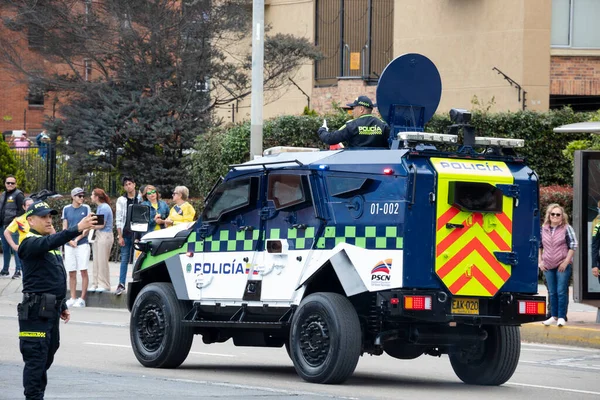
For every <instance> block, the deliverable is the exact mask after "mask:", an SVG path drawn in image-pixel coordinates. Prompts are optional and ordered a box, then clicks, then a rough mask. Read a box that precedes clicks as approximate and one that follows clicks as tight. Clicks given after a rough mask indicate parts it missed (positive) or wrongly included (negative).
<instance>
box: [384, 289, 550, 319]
mask: <svg viewBox="0 0 600 400" xmlns="http://www.w3.org/2000/svg"><path fill="white" fill-rule="evenodd" d="M406 296H431V310H409V309H405V307H404V299H405V297H406ZM392 299H398V300H392ZM453 299H457V300H459V299H460V300H464V299H475V300H478V303H479V307H478V313H477V314H462V313H453V312H452V302H453ZM520 300H521V301H523V300H533V301H541V302H544V304H545V302H546V298H545V297H543V296H535V295H527V294H519V293H498V294H497V295H496V296H494V297H475V296H467V297H462V296H456V297H452V295H449V294H448V293H446V292H444V291H441V290H406V289H398V290H389V291H384V292H377V304H378V305H379V306H381V307H382V311H383V312H384V315H385V316H384V319H386V320H388V321H399V322H400V321H404V322H405V321H413V322H434V323H435V322H457V323H466V324H474V325H481V324H486V325H521V324H524V323H528V322H535V321H543V320H545V319H546V315H545V313H544V314H520V313H519V301H520ZM394 303H397V304H394Z"/></svg>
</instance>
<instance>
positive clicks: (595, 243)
mask: <svg viewBox="0 0 600 400" xmlns="http://www.w3.org/2000/svg"><path fill="white" fill-rule="evenodd" d="M591 262H592V275H594V276H595V277H597V278H598V280H599V281H600V201H599V202H598V216H597V217H596V218H594V220H593V221H592V260H591Z"/></svg>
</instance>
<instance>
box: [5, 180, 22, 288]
mask: <svg viewBox="0 0 600 400" xmlns="http://www.w3.org/2000/svg"><path fill="white" fill-rule="evenodd" d="M4 186H5V187H6V191H5V192H4V193H2V194H1V195H0V222H1V223H2V232H4V230H5V229H6V228H7V227H8V225H10V223H11V222H12V221H13V219H15V217H20V216H21V215H23V214H24V213H25V210H24V209H23V204H24V203H25V195H24V194H23V192H21V191H20V190H19V189H17V178H15V177H14V175H8V176H7V177H6V178H4ZM0 236H2V237H1V239H0V240H1V241H2V253H3V256H4V267H3V268H2V271H0V276H1V277H4V276H8V275H10V273H9V272H8V267H9V265H10V255H11V254H14V255H15V275H13V277H19V276H21V260H20V259H19V255H18V254H17V253H16V252H14V250H13V249H12V248H11V246H10V244H9V243H8V241H7V240H6V238H5V237H4V235H0ZM12 239H13V242H18V241H19V234H18V233H16V232H15V233H14V234H13V236H12Z"/></svg>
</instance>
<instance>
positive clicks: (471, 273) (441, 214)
mask: <svg viewBox="0 0 600 400" xmlns="http://www.w3.org/2000/svg"><path fill="white" fill-rule="evenodd" d="M441 160H443V159H441ZM434 161H435V160H434ZM469 163H473V162H472V161H462V160H461V165H463V166H465V165H466V166H467V167H468V166H469ZM433 164H434V166H436V169H437V170H438V174H439V175H438V193H437V196H436V198H437V199H438V204H437V221H436V225H437V226H436V248H435V271H436V274H437V275H438V276H439V277H440V279H441V280H442V282H444V285H446V287H447V288H448V289H449V290H450V292H451V293H452V294H454V295H459V296H482V297H491V296H494V295H495V294H496V293H497V292H498V290H500V288H501V287H502V286H503V285H504V283H506V281H507V280H508V279H509V278H510V276H511V266H510V265H507V264H503V263H501V262H499V261H498V260H497V259H496V257H495V256H494V252H496V251H501V252H509V251H511V249H512V216H513V199H512V198H509V197H506V196H504V197H503V202H502V213H499V214H494V213H481V212H469V211H461V210H460V209H459V208H457V207H455V206H454V205H451V204H448V201H447V199H448V187H449V183H450V182H451V181H457V180H459V181H470V182H486V183H489V184H491V185H495V184H498V183H512V182H513V177H512V174H511V173H510V171H509V169H508V168H507V167H506V165H505V164H504V163H500V162H496V163H494V164H498V168H496V169H495V172H494V174H493V175H492V174H486V173H485V172H482V171H477V172H476V174H473V175H471V176H466V174H465V172H466V171H460V173H459V174H457V173H455V172H454V171H444V170H443V168H441V167H440V166H439V164H440V161H438V163H437V164H438V165H436V162H434V163H433ZM445 165H448V163H447V162H446V163H445ZM498 170H501V171H502V172H504V171H506V173H501V172H498ZM447 223H451V224H455V226H456V225H462V226H464V227H463V228H456V227H454V228H453V227H450V228H448V227H446V224H447Z"/></svg>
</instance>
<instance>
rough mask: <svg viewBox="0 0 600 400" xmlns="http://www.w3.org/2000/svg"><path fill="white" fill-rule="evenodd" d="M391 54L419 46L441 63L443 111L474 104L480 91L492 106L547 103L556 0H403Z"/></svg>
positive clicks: (538, 107)
mask: <svg viewBox="0 0 600 400" xmlns="http://www.w3.org/2000/svg"><path fill="white" fill-rule="evenodd" d="M396 4H397V5H396V9H395V15H394V17H395V20H394V39H395V40H394V53H395V54H396V55H400V54H403V53H409V52H417V53H421V54H424V55H426V56H427V57H429V58H430V59H431V60H432V61H433V62H434V63H435V64H436V65H437V67H438V69H439V71H440V74H441V77H442V85H443V94H442V100H441V103H440V107H439V108H438V112H440V111H441V112H445V111H444V110H448V109H449V108H451V107H465V108H470V107H471V99H472V98H473V96H477V97H478V98H479V100H480V101H483V102H488V101H490V100H491V99H492V97H494V98H495V103H496V105H495V107H494V108H493V111H504V110H513V111H515V110H519V109H521V103H520V102H519V101H518V93H517V90H516V89H515V88H513V87H510V85H509V84H508V82H507V81H506V80H504V79H503V77H502V76H501V75H499V74H498V73H497V72H495V71H493V70H492V68H493V67H496V68H498V69H500V70H501V71H502V72H504V73H505V74H507V75H508V76H510V77H511V78H512V79H513V80H514V81H516V82H518V83H519V84H520V85H521V86H523V87H524V89H525V90H526V91H527V92H528V94H527V98H528V102H527V108H528V109H533V110H545V109H547V108H548V95H549V70H550V22H551V0H528V1H522V0H404V1H398V2H396Z"/></svg>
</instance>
